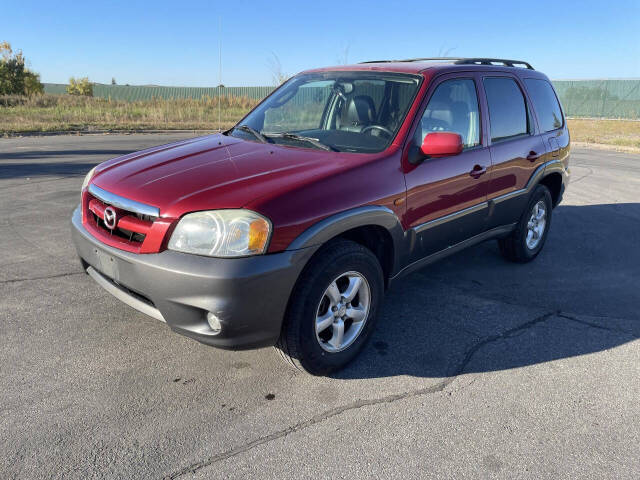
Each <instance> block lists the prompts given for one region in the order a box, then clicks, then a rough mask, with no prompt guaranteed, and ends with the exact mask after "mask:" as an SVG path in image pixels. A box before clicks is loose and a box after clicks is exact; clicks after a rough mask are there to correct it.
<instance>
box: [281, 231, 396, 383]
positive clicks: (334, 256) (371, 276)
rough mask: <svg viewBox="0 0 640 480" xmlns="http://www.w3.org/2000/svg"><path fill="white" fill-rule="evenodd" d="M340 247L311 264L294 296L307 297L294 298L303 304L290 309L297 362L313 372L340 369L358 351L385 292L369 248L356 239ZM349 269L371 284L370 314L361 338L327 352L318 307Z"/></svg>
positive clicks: (296, 301)
mask: <svg viewBox="0 0 640 480" xmlns="http://www.w3.org/2000/svg"><path fill="white" fill-rule="evenodd" d="M348 244H352V245H348ZM340 247H341V248H339V249H336V250H334V251H332V249H331V248H326V249H325V250H324V252H322V255H321V256H320V258H318V259H317V261H316V262H314V264H313V265H312V266H310V271H307V272H306V275H304V278H303V281H304V284H302V285H300V288H296V289H295V290H294V292H293V295H301V296H304V298H295V297H294V298H293V299H292V301H293V302H294V303H299V302H301V303H302V304H298V305H294V308H292V309H291V310H292V312H291V313H292V314H293V315H295V317H294V318H291V319H290V322H289V327H290V328H292V331H290V332H288V334H289V335H291V334H293V335H294V338H291V336H290V337H289V341H295V342H296V344H297V348H296V350H297V352H298V357H299V358H297V360H298V362H300V364H301V365H302V367H303V368H304V369H305V370H307V371H308V372H310V373H314V374H327V373H330V372H332V371H334V370H337V369H339V368H341V367H343V366H344V365H346V364H347V363H349V362H350V361H351V360H352V359H353V358H354V357H355V356H356V355H357V354H358V353H359V351H360V350H361V349H362V347H364V345H365V344H366V342H367V340H368V339H369V337H370V336H371V332H372V331H373V329H374V327H375V323H376V322H375V320H376V318H377V315H378V309H379V307H380V304H381V301H382V298H383V295H384V280H383V273H382V268H381V267H380V264H379V262H378V260H377V258H376V257H375V256H374V255H373V254H372V253H371V252H370V251H369V250H367V249H365V248H364V247H362V246H360V245H358V244H356V243H354V242H344V244H342V245H340ZM349 271H355V272H358V273H360V274H361V275H362V276H364V277H365V279H366V280H367V283H368V284H369V288H370V290H371V303H370V306H369V315H368V317H367V320H366V323H365V326H364V328H363V330H362V331H361V332H360V334H359V335H358V338H356V340H355V341H354V342H353V343H352V344H351V345H350V346H349V347H348V348H346V349H345V350H343V351H340V352H335V353H332V352H327V351H326V350H324V349H323V348H322V347H321V346H320V344H319V343H318V340H317V338H316V331H315V320H316V313H317V308H318V305H319V304H320V301H321V299H322V297H323V295H324V292H325V290H326V288H327V287H328V286H329V284H330V283H331V282H332V281H333V280H334V279H335V278H337V277H339V276H340V275H342V274H344V273H346V272H349ZM295 307H297V308H295Z"/></svg>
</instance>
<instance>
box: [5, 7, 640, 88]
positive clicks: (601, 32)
mask: <svg viewBox="0 0 640 480" xmlns="http://www.w3.org/2000/svg"><path fill="white" fill-rule="evenodd" d="M525 5H528V6H529V7H528V8H527V7H525ZM219 18H222V39H223V41H222V64H223V73H222V82H223V83H224V84H225V85H227V86H240V85H265V84H266V85H270V84H272V83H273V80H272V75H271V70H270V67H269V59H270V58H273V55H274V54H275V55H276V56H277V57H278V58H279V60H280V63H281V65H282V69H283V71H284V72H286V73H289V74H292V73H297V72H299V71H301V70H304V69H307V68H313V67H318V66H326V65H334V64H336V63H343V61H344V57H345V52H347V51H348V55H347V59H348V61H349V62H350V63H355V62H359V61H364V60H370V59H379V58H411V57H421V56H437V55H439V54H444V53H447V52H448V53H449V55H451V56H467V57H469V56H493V57H503V58H516V59H524V60H527V61H529V62H531V63H532V64H533V66H534V67H535V68H536V69H539V70H542V71H543V72H545V73H546V74H547V75H549V76H550V77H551V78H553V79H579V78H631V77H634V78H638V77H640V1H639V0H631V1H624V0H623V1H609V2H602V1H600V2H596V1H580V2H570V1H561V0H560V1H558V0H556V1H546V0H538V1H536V2H526V3H525V2H518V1H513V0H496V1H491V0H489V1H487V2H479V1H469V2H467V1H462V0H453V1H442V0H439V1H437V2H433V1H426V0H425V1H412V0H403V1H401V2H392V1H385V2H381V1H376V0H367V1H353V2H347V1H346V0H344V1H335V0H322V1H319V2H309V1H298V2H295V1H277V0H272V1H270V2H263V1H255V2H249V1H241V0H236V1H234V0H230V1H226V2H182V3H181V2H175V1H173V2H168V1H155V2H148V3H147V2H135V1H128V2H109V1H103V2H67V1H63V0H57V1H55V2H50V1H40V2H29V1H17V0H16V1H12V0H5V1H4V2H3V4H2V5H1V6H0V41H3V40H6V41H9V42H10V43H11V44H12V46H13V47H14V49H17V48H21V49H22V50H23V52H24V54H25V56H26V57H27V59H28V60H29V62H30V65H31V68H32V69H33V70H35V71H37V72H39V73H40V74H41V76H42V80H43V81H45V82H60V83H62V82H66V81H67V80H68V78H69V77H70V76H85V75H88V76H89V78H90V79H91V80H92V81H95V82H102V83H108V82H110V81H111V78H112V77H115V78H116V80H117V81H118V83H121V84H124V83H129V84H132V85H134V84H157V85H189V86H215V85H217V84H218V61H219V56H218V41H219V38H220V30H219V28H218V22H219Z"/></svg>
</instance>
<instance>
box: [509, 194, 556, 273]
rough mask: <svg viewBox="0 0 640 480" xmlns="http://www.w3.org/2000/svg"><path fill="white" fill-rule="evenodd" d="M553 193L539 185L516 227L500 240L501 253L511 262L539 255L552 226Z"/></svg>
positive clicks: (528, 260)
mask: <svg viewBox="0 0 640 480" xmlns="http://www.w3.org/2000/svg"><path fill="white" fill-rule="evenodd" d="M551 212H552V202H551V193H549V189H548V188H547V187H545V186H544V185H537V186H536V188H535V189H534V191H533V194H532V195H531V199H530V200H529V203H528V204H527V208H526V209H525V211H524V213H523V214H522V217H520V221H519V222H518V225H517V226H516V229H515V230H514V231H513V232H512V233H511V235H509V236H508V237H506V238H502V239H500V240H498V246H499V247H500V253H502V256H503V257H504V258H506V259H507V260H509V261H511V262H518V263H526V262H530V261H531V260H533V259H534V258H536V257H537V256H538V254H539V253H540V251H541V250H542V247H544V243H545V241H546V240H547V234H548V233H549V227H550V226H551Z"/></svg>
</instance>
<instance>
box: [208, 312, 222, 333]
mask: <svg viewBox="0 0 640 480" xmlns="http://www.w3.org/2000/svg"><path fill="white" fill-rule="evenodd" d="M207 322H208V323H209V327H211V330H213V333H220V330H222V325H221V324H220V319H219V318H218V317H216V316H215V315H214V314H213V313H211V312H209V313H207Z"/></svg>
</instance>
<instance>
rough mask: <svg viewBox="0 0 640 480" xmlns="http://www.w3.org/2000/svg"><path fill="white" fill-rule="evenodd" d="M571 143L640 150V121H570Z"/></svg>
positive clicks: (578, 119)
mask: <svg viewBox="0 0 640 480" xmlns="http://www.w3.org/2000/svg"><path fill="white" fill-rule="evenodd" d="M567 125H568V126H569V132H570V133H571V141H573V142H585V143H598V144H602V145H612V146H615V147H631V148H632V149H640V121H632V120H592V119H582V118H575V119H568V120H567Z"/></svg>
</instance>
